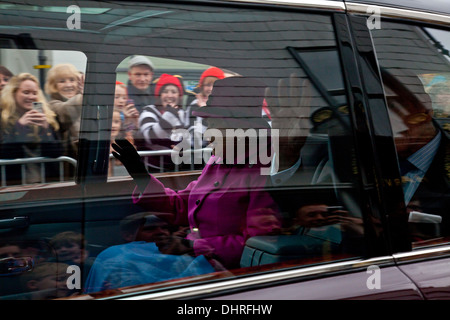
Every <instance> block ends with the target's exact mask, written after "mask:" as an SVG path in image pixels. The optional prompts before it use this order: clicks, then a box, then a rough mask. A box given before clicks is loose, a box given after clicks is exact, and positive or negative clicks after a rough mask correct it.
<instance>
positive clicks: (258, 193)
mask: <svg viewBox="0 0 450 320" xmlns="http://www.w3.org/2000/svg"><path fill="white" fill-rule="evenodd" d="M89 6H90V7H94V8H88V7H89ZM0 8H1V7H0ZM26 8H27V10H22V11H23V12H24V15H25V16H26V17H27V18H33V17H34V19H35V20H36V21H32V22H33V26H32V27H30V26H29V25H30V21H29V20H27V19H25V18H24V19H21V18H17V19H16V20H15V24H16V25H18V26H22V28H23V30H25V31H27V32H29V33H30V37H31V39H32V40H33V41H34V43H35V46H37V47H38V48H39V49H41V47H42V48H47V47H50V48H54V47H58V46H63V47H64V48H65V49H67V50H75V48H76V49H77V50H79V51H82V52H83V53H84V54H85V55H86V56H87V60H88V62H89V64H88V68H87V71H86V81H85V87H84V92H83V94H84V96H83V103H84V108H83V109H82V114H81V119H82V121H81V124H82V125H81V132H80V144H79V149H78V150H79V156H78V158H77V161H78V163H77V165H78V168H77V177H78V178H80V181H81V182H82V184H81V187H80V188H77V186H72V187H73V188H74V190H70V191H68V190H66V189H64V190H63V191H61V192H60V193H61V197H59V195H56V196H54V198H52V199H56V200H55V202H51V201H50V202H43V201H40V200H42V198H39V197H38V198H37V199H36V197H37V195H36V193H27V194H26V195H27V196H29V197H30V198H25V200H26V201H25V202H24V203H23V204H24V205H23V206H21V205H19V203H20V200H21V199H20V198H18V199H16V202H14V203H13V204H14V205H12V206H11V207H8V208H6V207H5V208H4V210H2V216H4V217H5V220H4V221H3V226H4V227H5V228H4V229H5V232H4V233H3V234H2V236H3V238H4V239H5V243H8V244H13V245H17V244H20V243H21V241H20V240H28V239H30V241H31V242H32V244H33V246H34V247H36V246H37V245H41V246H42V247H43V248H44V251H45V252H48V253H49V254H47V255H44V254H42V255H36V256H34V255H32V254H26V255H22V256H24V257H25V258H24V259H21V260H19V259H18V258H19V257H16V258H17V259H16V258H14V259H8V260H3V262H4V263H5V264H11V263H13V264H15V265H18V266H22V265H23V266H24V268H26V267H27V263H34V267H33V270H31V272H25V269H24V270H20V268H15V269H14V270H15V274H14V275H15V276H16V275H19V277H14V278H13V277H12V274H7V275H6V277H3V278H2V280H3V279H7V281H13V282H14V281H15V282H17V283H14V285H11V286H7V287H8V288H14V290H10V291H8V290H6V291H7V292H2V294H4V295H6V296H7V295H10V296H11V295H13V294H17V295H18V296H26V297H27V298H32V299H37V298H54V297H60V296H65V295H71V294H74V293H90V294H94V293H97V292H101V291H104V290H107V289H117V290H133V289H131V286H134V285H141V284H152V283H161V282H162V281H166V280H172V279H178V278H185V277H192V276H196V278H188V279H185V281H192V280H193V279H195V280H194V282H198V281H200V282H202V281H208V279H210V277H211V276H215V275H212V273H213V272H217V271H219V272H221V273H220V275H219V277H222V278H223V277H233V276H234V275H243V276H245V275H248V274H253V273H255V272H259V271H260V270H274V269H275V270H277V269H280V268H289V267H298V266H303V265H311V264H312V263H316V262H324V261H335V260H340V259H347V258H349V257H359V256H361V255H363V254H364V253H365V252H364V241H362V240H363V239H364V226H363V216H362V210H361V208H362V206H363V205H364V204H363V203H360V201H361V199H362V198H361V197H360V196H359V192H360V183H359V181H360V172H361V171H360V170H359V167H358V166H359V164H358V162H357V160H356V159H357V157H356V156H355V154H356V149H355V145H354V141H353V134H352V128H353V127H352V121H351V119H352V117H351V109H350V108H349V107H348V104H347V97H346V91H345V90H346V88H345V86H344V84H343V81H342V79H343V77H342V70H341V65H340V59H339V57H340V52H339V50H338V46H337V44H336V39H335V30H334V25H333V19H332V17H331V16H330V15H328V14H325V13H322V14H318V13H309V12H301V11H298V12H289V11H283V10H280V11H275V12H274V11H269V10H265V9H264V8H261V9H249V8H241V7H239V8H235V7H233V6H229V7H226V6H223V7H217V6H208V5H188V4H183V5H181V4H176V5H172V4H158V3H146V4H139V3H136V4H133V3H128V2H127V3H123V4H121V3H114V4H112V3H103V2H102V3H95V2H90V3H89V5H88V4H87V3H86V8H83V7H81V8H80V10H81V11H80V13H81V17H82V19H81V26H80V29H77V26H76V15H75V16H72V14H71V13H67V12H65V11H64V10H61V7H58V6H55V7H45V10H43V12H35V11H34V10H33V8H32V7H26ZM13 9H14V8H13ZM13 9H11V8H8V10H5V11H4V12H2V14H3V15H5V16H6V17H9V15H11V14H13V13H14V12H15V11H14V10H13ZM15 9H16V10H18V9H19V8H15ZM20 9H24V8H22V7H21V8H20ZM88 9H89V10H88ZM94 9H95V10H94ZM42 15H44V16H45V18H46V19H45V20H44V19H43V18H42V17H43V16H42ZM17 16H18V17H20V15H17ZM14 17H16V15H14ZM73 19H75V20H73ZM3 21H7V19H4V20H3ZM34 22H35V23H34ZM60 22H62V25H61V24H58V23H60ZM66 22H70V23H72V24H70V23H69V25H66ZM36 26H37V27H40V28H41V29H39V32H36V31H35V28H36ZM47 29H48V30H47ZM23 30H22V31H23ZM43 30H45V31H43ZM80 33H82V34H83V37H80ZM64 48H61V49H64ZM58 49H59V48H58ZM168 62H170V63H168ZM319 65H324V66H328V67H329V68H328V67H327V69H328V73H327V74H326V73H324V72H323V69H322V68H318V66H319ZM205 72H206V73H205ZM327 75H328V76H327ZM330 75H332V76H330ZM202 76H203V77H202ZM210 78H216V79H215V82H214V83H211V82H210V81H209V80H211V79H210ZM331 79H332V80H333V81H330V80H331ZM202 81H204V82H202ZM130 82H131V83H133V85H134V87H135V88H131V87H129V86H128V85H129V83H130ZM200 83H202V84H203V85H204V86H205V87H206V86H207V85H210V86H212V88H213V89H212V93H211V94H210V95H209V96H208V97H207V99H204V100H206V105H204V104H201V105H200V104H199V105H197V106H194V107H195V108H193V109H195V112H194V110H192V109H191V110H192V116H190V117H189V118H195V119H194V120H197V117H199V118H201V119H202V120H203V121H204V122H202V124H205V127H206V128H204V131H201V133H202V134H201V139H200V144H199V145H196V144H194V145H192V144H191V141H192V137H193V136H192V132H190V131H189V128H186V127H183V126H181V123H182V121H180V111H183V112H185V113H186V112H187V113H188V112H189V106H191V103H193V101H194V100H195V99H198V98H199V97H197V96H196V94H198V93H199V92H195V91H196V90H199V89H200V88H197V85H200ZM122 84H123V85H124V86H126V94H127V95H128V99H126V100H125V103H126V102H129V103H128V104H131V101H128V100H130V99H129V96H130V95H132V94H135V97H134V98H132V99H133V105H134V107H135V108H136V109H137V111H138V113H139V118H138V122H137V123H136V122H134V123H133V125H134V127H133V128H130V129H131V130H130V131H131V132H130V134H131V137H132V140H131V142H130V140H128V139H121V138H122V137H121V138H120V139H117V138H116V137H114V139H111V135H112V134H113V135H114V134H115V132H114V130H116V129H115V128H114V126H115V125H116V124H115V119H114V116H115V113H116V112H115V110H114V106H115V102H114V100H115V98H116V96H117V95H118V92H120V88H119V89H118V85H119V87H120V86H121V85H122ZM189 86H191V87H189ZM189 91H194V93H190V92H189ZM118 98H119V97H118ZM122 98H123V97H122ZM141 98H142V100H143V101H144V102H143V104H141V105H139V103H138V102H139V101H138V100H139V99H141ZM147 98H148V100H147ZM165 99H167V100H165ZM174 101H176V103H174V105H171V103H172V102H174ZM122 107H124V106H123V105H122ZM118 116H119V117H118V121H119V122H120V121H123V120H122V118H121V114H120V112H119V114H118ZM124 118H125V115H124ZM155 124H157V125H155ZM149 128H151V129H152V130H153V131H150V130H147V129H149ZM176 130H178V131H176ZM161 132H166V134H167V136H166V138H164V137H163V138H161V136H158V135H157V134H158V133H161ZM175 133H180V135H179V136H178V140H176V139H175V140H172V134H175ZM185 134H186V135H187V138H186V135H185ZM167 137H168V138H167ZM158 139H159V140H160V141H157V140H158ZM112 140H114V142H115V143H116V145H112V144H111V142H112ZM161 140H163V141H161ZM167 140H169V141H167ZM127 141H128V142H127ZM155 142H158V143H155ZM185 142H188V143H187V144H185ZM153 145H163V146H165V147H166V149H168V150H169V151H171V152H172V151H173V150H175V151H176V152H175V158H173V157H170V158H168V159H167V160H168V161H167V163H168V164H169V165H171V166H172V165H174V164H175V163H174V162H175V161H174V159H175V160H178V161H181V165H182V166H185V167H184V169H183V170H184V171H183V172H180V171H178V172H176V170H175V168H172V167H170V168H165V167H164V169H163V170H160V168H155V170H154V171H152V170H151V168H152V167H151V166H149V165H147V166H145V167H144V168H145V170H146V171H150V173H151V176H148V178H146V180H145V182H146V185H145V186H142V185H139V186H138V187H137V188H136V185H135V183H134V181H133V180H131V178H129V177H128V174H126V173H125V171H124V170H126V171H127V172H128V173H131V176H132V177H133V178H135V177H136V175H135V174H136V171H133V170H130V168H131V169H135V168H138V169H139V170H140V169H142V166H141V164H142V162H141V161H136V162H134V164H135V165H133V166H128V167H127V165H129V163H128V160H127V158H126V157H122V158H121V159H120V156H123V155H124V154H127V152H128V153H131V154H133V155H135V153H134V152H147V151H152V152H154V151H159V150H150V149H149V146H153ZM203 147H207V148H210V149H212V148H214V153H213V154H212V153H211V152H209V153H206V156H205V155H204V154H203V155H202V162H201V163H198V164H197V163H194V165H195V166H194V168H193V169H199V170H192V167H191V163H189V162H190V161H192V158H191V157H185V155H186V154H187V153H188V151H191V150H192V149H196V148H203ZM114 148H116V149H114ZM113 150H115V152H117V153H118V156H119V159H118V160H119V161H120V162H121V163H122V165H123V168H122V169H123V171H122V173H121V174H119V175H118V176H110V178H109V179H107V177H108V170H109V169H111V167H112V165H111V166H110V160H112V158H111V153H112V151H113ZM127 150H128V151H127ZM178 151H181V152H178ZM164 152H166V150H164ZM255 155H256V156H255ZM133 159H139V158H136V157H133ZM121 160H122V161H121ZM111 162H112V161H111ZM144 164H147V163H145V162H144ZM164 164H166V163H164ZM114 165H115V164H114ZM108 167H109V168H108ZM139 170H137V171H139ZM200 170H202V171H201V172H200ZM137 173H138V174H140V173H142V171H139V172H137ZM138 176H139V175H138ZM146 177H147V175H146ZM45 191H46V189H44V190H43V192H45ZM67 192H69V193H70V195H71V196H73V195H78V196H79V200H80V201H72V199H73V198H69V200H71V201H68V200H67V199H66V198H63V195H65V194H66V193H67ZM77 192H78V193H77ZM56 193H57V192H55V191H54V190H52V193H51V192H47V193H46V196H47V197H49V196H52V197H53V195H54V194H56ZM14 195H16V196H17V197H18V195H17V194H14ZM8 196H11V197H12V195H9V194H8ZM40 197H42V194H40ZM61 198H63V200H64V201H62V200H61ZM60 200H61V201H62V202H61V201H60ZM37 205H39V206H42V207H40V209H42V210H39V211H36V212H34V211H35V208H36V206H37ZM9 209H11V210H9ZM17 216H19V218H20V219H15V217H17ZM9 219H10V220H9ZM10 226H15V227H17V226H19V228H14V229H13V230H10V228H9V227H10ZM26 226H28V227H27V228H25V227H26ZM68 231H70V232H68ZM38 240H39V241H38ZM74 242H75V244H76V245H74ZM23 247H26V248H28V247H29V246H28V243H23ZM39 248H41V247H39ZM13 249H14V248H13ZM8 251H11V249H10V248H8ZM38 251H39V250H38ZM28 257H31V258H28ZM69 258H70V259H69ZM49 263H51V264H49ZM54 263H58V264H54ZM59 263H64V264H59ZM265 268H267V269H265ZM222 271H223V272H222ZM230 271H232V272H230ZM49 274H51V276H52V277H53V278H52V284H53V286H54V287H55V288H60V287H59V285H58V286H57V283H59V284H61V286H62V287H61V290H60V291H59V292H58V293H57V294H56V293H55V292H54V291H55V290H53V287H52V290H50V291H52V292H51V294H49V295H47V296H46V295H40V293H43V292H42V291H45V290H44V288H37V287H33V286H31V287H30V286H29V285H28V284H29V283H34V282H33V281H36V280H39V279H44V278H46V277H47V276H48V275H49ZM58 276H60V277H58ZM63 276H65V277H66V278H64V277H63ZM68 276H69V278H67V277H68ZM11 279H13V280H11ZM19 280H20V281H19ZM64 281H65V284H66V285H63V283H64ZM159 285H163V286H164V285H165V284H159ZM167 285H168V286H170V285H171V284H170V283H167ZM125 287H127V288H128V289H123V288H125ZM3 288H4V287H3ZM119 292H123V291H119Z"/></svg>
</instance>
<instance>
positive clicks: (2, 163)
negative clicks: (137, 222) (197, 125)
mask: <svg viewBox="0 0 450 320" xmlns="http://www.w3.org/2000/svg"><path fill="white" fill-rule="evenodd" d="M205 152H207V153H208V154H209V155H211V153H212V149H211V148H203V149H194V150H183V153H187V154H189V155H190V159H191V161H190V169H191V170H194V168H195V165H196V164H204V163H205V161H204V158H203V155H204V153H205ZM138 153H139V155H140V156H141V157H143V158H145V157H160V162H159V163H160V168H159V170H160V172H164V157H165V156H168V155H172V154H179V152H178V151H175V150H158V151H138ZM198 154H200V155H201V160H202V161H201V163H196V161H195V159H196V158H195V157H196V156H197V157H198ZM109 158H110V159H112V160H113V161H115V158H114V156H113V155H112V154H110V155H109ZM49 162H59V181H61V182H62V181H64V163H69V164H71V165H73V167H74V169H75V168H76V166H77V160H75V159H73V158H70V157H66V156H62V157H58V158H45V157H34V158H21V159H0V174H1V187H6V186H7V180H6V168H7V166H10V165H20V166H21V174H22V184H23V185H25V184H27V183H26V174H27V173H26V168H25V167H26V165H27V164H31V163H37V164H40V171H41V172H40V175H41V183H45V182H46V181H45V163H49ZM197 162H198V161H197ZM174 171H175V172H178V171H179V165H178V164H175V169H174Z"/></svg>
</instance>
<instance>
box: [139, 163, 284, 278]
mask: <svg viewBox="0 0 450 320" xmlns="http://www.w3.org/2000/svg"><path fill="white" fill-rule="evenodd" d="M218 162H219V158H217V157H214V156H213V157H211V159H210V160H209V161H208V163H207V165H206V166H205V168H204V169H203V171H202V174H201V175H200V176H199V178H198V179H197V180H195V181H193V182H191V183H190V184H189V185H188V186H187V187H186V189H184V190H181V191H178V192H176V191H174V190H172V189H169V188H165V187H164V185H163V184H162V183H161V182H160V181H158V180H157V179H156V178H154V177H153V176H151V181H150V183H149V184H148V185H147V188H146V189H145V191H144V193H143V194H142V195H141V194H139V193H137V189H136V190H135V192H134V193H133V201H134V203H137V204H139V205H141V206H142V207H143V208H145V210H148V211H152V212H159V213H169V214H170V218H169V222H170V223H172V224H176V225H189V226H190V230H191V233H190V234H189V235H188V236H187V239H190V240H193V241H194V251H195V254H196V255H205V256H206V257H209V258H214V259H217V260H218V261H219V262H220V263H221V264H222V265H223V266H224V267H226V268H228V269H231V268H238V267H239V262H240V258H241V254H242V251H243V249H244V245H245V241H246V240H247V239H248V238H250V237H252V236H256V235H263V234H268V233H270V232H272V231H274V230H275V229H279V228H280V226H281V222H280V219H279V218H278V207H277V205H276V204H275V202H274V201H273V199H272V198H271V196H270V195H269V194H268V193H267V192H266V191H265V190H264V187H265V185H266V181H267V176H262V175H260V169H261V166H260V165H253V166H252V165H225V164H219V163H218Z"/></svg>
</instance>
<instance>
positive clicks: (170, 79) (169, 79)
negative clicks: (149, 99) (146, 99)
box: [155, 73, 184, 97]
mask: <svg viewBox="0 0 450 320" xmlns="http://www.w3.org/2000/svg"><path fill="white" fill-rule="evenodd" d="M168 84H173V85H174V86H177V87H178V92H179V93H180V97H181V96H183V94H184V92H183V86H182V85H181V82H180V78H177V77H175V76H172V75H170V74H167V73H163V74H162V75H161V77H159V80H158V82H157V83H156V87H155V95H156V96H159V93H160V91H161V89H162V87H164V86H165V85H168Z"/></svg>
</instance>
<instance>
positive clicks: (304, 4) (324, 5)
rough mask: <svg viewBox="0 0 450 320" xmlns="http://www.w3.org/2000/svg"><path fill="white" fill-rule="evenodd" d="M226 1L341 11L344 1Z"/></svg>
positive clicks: (229, 0)
mask: <svg viewBox="0 0 450 320" xmlns="http://www.w3.org/2000/svg"><path fill="white" fill-rule="evenodd" d="M227 2H240V3H254V4H265V5H283V6H290V7H298V8H314V9H331V10H337V11H342V12H344V11H345V4H344V2H341V1H333V0H227Z"/></svg>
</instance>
